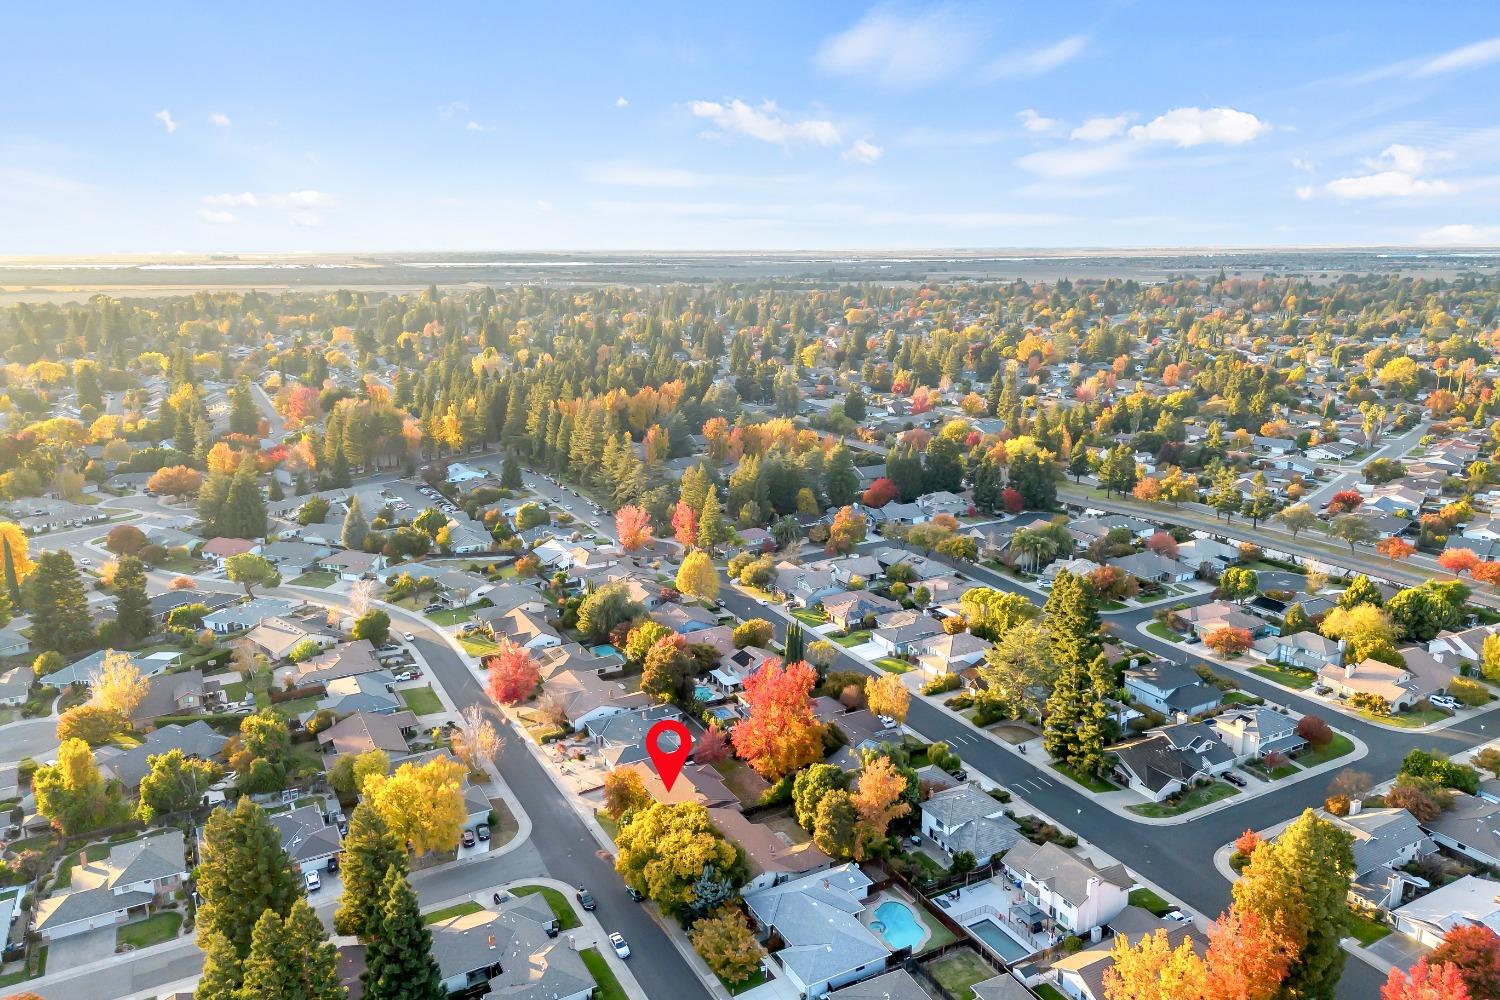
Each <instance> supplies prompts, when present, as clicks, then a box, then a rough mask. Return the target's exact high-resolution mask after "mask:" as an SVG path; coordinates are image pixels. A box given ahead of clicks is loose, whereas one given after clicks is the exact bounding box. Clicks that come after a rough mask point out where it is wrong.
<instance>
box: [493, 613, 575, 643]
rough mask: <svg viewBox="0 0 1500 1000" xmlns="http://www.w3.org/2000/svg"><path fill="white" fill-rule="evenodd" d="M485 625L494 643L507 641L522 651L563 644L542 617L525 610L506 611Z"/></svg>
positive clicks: (560, 637) (560, 638)
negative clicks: (502, 640)
mask: <svg viewBox="0 0 1500 1000" xmlns="http://www.w3.org/2000/svg"><path fill="white" fill-rule="evenodd" d="M485 624H486V625H487V626H488V628H489V630H490V635H491V636H492V637H493V638H494V640H495V641H496V642H499V641H500V640H501V639H508V640H510V641H511V642H513V643H515V644H516V645H517V646H520V647H521V648H522V649H531V650H537V649H547V648H549V647H551V646H561V645H562V643H563V640H562V636H560V635H558V634H557V631H556V630H555V629H554V628H553V627H552V626H551V625H548V624H547V619H546V618H545V617H544V616H543V615H541V614H539V613H535V612H532V611H528V610H526V609H525V608H515V609H513V610H511V611H507V612H506V613H505V614H503V615H501V616H500V617H499V618H492V619H489V620H488V621H487V622H486V623H485Z"/></svg>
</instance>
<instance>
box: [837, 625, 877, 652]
mask: <svg viewBox="0 0 1500 1000" xmlns="http://www.w3.org/2000/svg"><path fill="white" fill-rule="evenodd" d="M833 641H834V642H836V643H838V644H839V645H840V646H843V647H844V648H845V649H853V648H854V647H855V646H863V645H864V644H865V643H867V642H869V641H870V632H869V630H868V629H858V630H856V631H853V632H850V633H849V634H848V635H841V636H839V637H838V638H836V639H834V640H833Z"/></svg>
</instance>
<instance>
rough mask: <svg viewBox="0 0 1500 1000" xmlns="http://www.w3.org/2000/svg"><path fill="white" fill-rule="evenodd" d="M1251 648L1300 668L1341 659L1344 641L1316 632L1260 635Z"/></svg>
mask: <svg viewBox="0 0 1500 1000" xmlns="http://www.w3.org/2000/svg"><path fill="white" fill-rule="evenodd" d="M1253 648H1254V650H1255V652H1257V653H1259V654H1260V655H1261V656H1263V657H1265V658H1266V659H1267V660H1271V661H1274V662H1276V663H1285V664H1286V665H1287V666H1290V667H1301V668H1302V669H1304V670H1322V669H1323V668H1324V667H1328V666H1336V665H1338V664H1341V663H1343V662H1344V641H1343V640H1342V639H1338V640H1335V639H1328V638H1325V637H1323V636H1321V635H1319V634H1318V633H1316V632H1293V633H1292V634H1291V635H1268V636H1263V637H1261V638H1259V639H1257V640H1255V644H1254V647H1253Z"/></svg>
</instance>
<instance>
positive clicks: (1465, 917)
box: [1391, 875, 1500, 948]
mask: <svg viewBox="0 0 1500 1000" xmlns="http://www.w3.org/2000/svg"><path fill="white" fill-rule="evenodd" d="M1391 917H1392V919H1393V922H1394V923H1395V927H1396V930H1398V931H1400V932H1401V933H1402V934H1407V935H1410V936H1411V937H1414V938H1416V939H1417V940H1418V941H1419V942H1421V943H1422V944H1424V945H1426V946H1427V947H1429V948H1435V947H1437V946H1438V945H1439V944H1442V942H1443V936H1444V935H1445V934H1447V933H1448V932H1449V931H1450V930H1452V929H1453V928H1455V927H1466V926H1468V925H1470V924H1482V925H1484V926H1485V927H1488V928H1489V929H1490V930H1492V931H1494V932H1496V933H1497V934H1500V882H1496V881H1493V880H1491V879H1487V878H1480V877H1479V876H1477V875H1465V876H1464V877H1463V878H1461V879H1458V880H1456V881H1453V882H1449V883H1448V884H1447V885H1445V886H1443V887H1442V888H1440V889H1434V890H1432V891H1431V892H1429V893H1427V894H1426V895H1425V896H1418V897H1417V898H1416V899H1414V900H1412V901H1411V902H1410V903H1407V904H1406V905H1405V906H1403V907H1401V908H1399V909H1397V910H1394V911H1392V913H1391Z"/></svg>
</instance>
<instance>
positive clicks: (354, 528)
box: [339, 497, 370, 549]
mask: <svg viewBox="0 0 1500 1000" xmlns="http://www.w3.org/2000/svg"><path fill="white" fill-rule="evenodd" d="M369 534H370V525H369V524H368V523H366V521H365V514H364V511H363V510H361V509H360V506H359V497H350V498H349V509H348V512H347V513H345V514H344V527H343V530H342V531H340V532H339V540H340V541H341V542H343V543H344V548H346V549H358V548H362V547H363V546H364V544H365V539H366V538H367V537H368V536H369Z"/></svg>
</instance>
